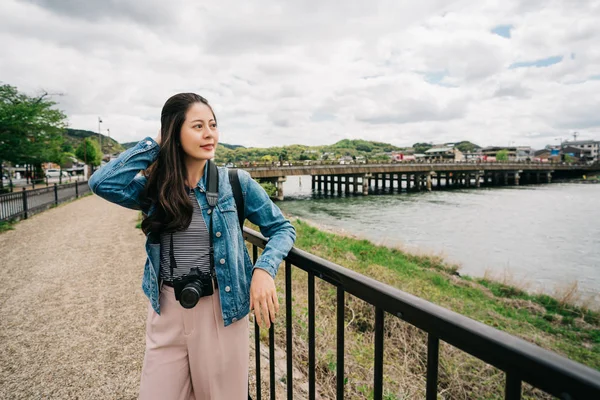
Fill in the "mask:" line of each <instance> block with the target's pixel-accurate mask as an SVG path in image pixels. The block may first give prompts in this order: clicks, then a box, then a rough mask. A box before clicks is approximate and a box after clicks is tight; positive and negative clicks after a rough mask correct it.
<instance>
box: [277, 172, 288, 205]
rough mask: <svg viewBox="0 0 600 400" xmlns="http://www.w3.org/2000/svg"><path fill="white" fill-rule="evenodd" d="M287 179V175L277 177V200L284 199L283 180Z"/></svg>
mask: <svg viewBox="0 0 600 400" xmlns="http://www.w3.org/2000/svg"><path fill="white" fill-rule="evenodd" d="M285 181H287V179H286V177H285V176H280V177H279V178H277V181H276V183H275V186H276V187H277V200H279V201H283V198H284V197H283V182H285Z"/></svg>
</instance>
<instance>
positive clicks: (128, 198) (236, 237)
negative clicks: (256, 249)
mask: <svg viewBox="0 0 600 400" xmlns="http://www.w3.org/2000/svg"><path fill="white" fill-rule="evenodd" d="M218 141H219V131H218V128H217V118H216V117H215V114H214V112H213V110H212V108H211V106H210V105H209V104H208V102H207V101H206V99H204V98H203V97H201V96H199V95H197V94H193V93H180V94H177V95H175V96H173V97H171V98H170V99H169V100H167V102H166V103H165V105H164V107H163V109H162V113H161V129H160V133H159V135H158V137H157V138H156V139H155V140H152V139H151V138H150V137H147V138H146V139H144V140H142V141H141V142H139V143H138V144H137V145H136V146H134V147H132V148H130V149H128V150H127V151H125V152H123V153H122V154H121V155H120V156H119V157H118V158H117V159H115V160H112V161H111V162H110V163H108V164H107V165H106V166H104V167H103V168H102V169H100V170H99V171H97V172H96V173H95V174H94V175H93V176H92V177H91V179H90V181H89V185H90V188H91V189H92V191H93V192H94V193H95V194H97V195H99V196H101V197H103V198H104V199H106V200H108V201H110V202H113V203H115V204H118V205H121V206H123V207H127V208H132V209H136V210H142V212H143V214H144V220H143V222H142V229H143V231H144V233H145V234H146V236H147V239H146V253H147V259H146V265H145V268H144V278H143V282H142V289H143V291H144V293H145V294H146V296H147V297H148V299H149V305H148V317H147V321H146V353H145V356H144V365H143V368H142V379H141V385H140V397H139V398H140V399H143V400H145V399H161V400H170V399H174V400H175V399H198V400H200V399H216V400H221V399H223V400H235V399H240V400H241V399H246V398H247V396H248V393H247V390H248V361H249V360H248V355H249V349H248V313H249V310H251V309H253V310H254V315H255V318H256V320H257V322H258V323H259V325H261V326H264V327H267V328H268V327H269V326H270V321H272V320H274V318H275V314H276V313H277V311H278V309H279V304H278V301H277V295H276V291H275V282H274V277H275V274H276V273H277V269H278V267H279V264H280V263H281V261H282V260H283V258H284V257H285V256H287V253H288V252H289V250H290V249H291V248H292V246H293V243H294V241H295V238H296V233H295V230H294V228H293V226H292V225H291V224H290V222H289V221H287V220H286V219H285V218H284V217H283V215H282V214H281V211H280V210H279V208H277V207H276V206H275V205H274V204H273V203H272V202H271V200H270V199H269V196H268V195H267V193H266V192H265V191H264V190H263V188H262V187H261V186H260V185H259V184H258V183H256V182H255V181H254V180H253V179H252V178H251V177H250V175H249V174H248V173H247V172H245V171H243V170H239V171H238V177H239V181H240V186H241V190H242V193H243V197H244V210H243V212H244V215H245V216H246V218H247V219H248V220H250V221H251V222H252V223H254V224H256V225H258V226H259V227H260V230H261V232H262V234H263V235H265V236H266V237H269V242H268V244H267V246H266V248H265V250H264V252H263V253H262V254H261V256H260V257H259V259H258V260H257V261H256V264H255V265H252V262H251V260H250V257H249V255H248V252H247V250H246V246H245V244H244V239H243V237H242V232H241V229H240V226H239V221H238V214H237V209H236V203H235V199H234V197H233V192H232V187H231V184H230V182H229V176H228V171H227V169H226V168H218V199H216V204H214V201H212V200H211V196H207V189H208V187H207V180H210V176H211V174H209V169H210V168H209V166H210V163H211V162H209V161H208V160H210V159H212V158H213V157H214V155H215V150H216V147H217V143H218ZM140 171H144V173H143V174H142V175H138V173H139V172H140ZM211 203H213V204H212V205H211ZM212 260H214V261H212ZM193 282H195V283H193ZM190 283H191V284H192V286H189V284H190ZM196 284H197V286H194V285H196ZM182 287H183V289H182ZM194 288H196V289H198V290H196V291H194V290H195V289H194ZM186 290H187V291H186ZM211 292H212V294H211ZM190 293H192V294H195V295H196V296H195V297H194V296H191V300H190V296H188V295H189V294H190ZM199 293H200V294H202V296H201V297H199V298H198V294H199ZM195 301H197V302H195Z"/></svg>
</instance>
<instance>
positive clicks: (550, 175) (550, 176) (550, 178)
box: [546, 172, 552, 183]
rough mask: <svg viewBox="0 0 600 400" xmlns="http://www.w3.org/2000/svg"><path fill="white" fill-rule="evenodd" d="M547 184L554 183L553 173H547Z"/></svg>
mask: <svg viewBox="0 0 600 400" xmlns="http://www.w3.org/2000/svg"><path fill="white" fill-rule="evenodd" d="M546 182H547V183H552V172H548V173H546Z"/></svg>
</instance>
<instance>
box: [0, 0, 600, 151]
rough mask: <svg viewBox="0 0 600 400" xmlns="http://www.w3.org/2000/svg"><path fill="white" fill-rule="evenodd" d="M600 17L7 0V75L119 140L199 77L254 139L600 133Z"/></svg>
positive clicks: (246, 139)
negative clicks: (502, 30) (547, 62)
mask: <svg viewBox="0 0 600 400" xmlns="http://www.w3.org/2000/svg"><path fill="white" fill-rule="evenodd" d="M598 18H600V1H597V0H593V1H580V2H573V1H567V0H564V1H559V0H555V1H550V2H548V1H544V2H542V1H528V2H522V1H517V0H510V1H505V2H495V1H483V2H470V1H452V2H447V1H441V0H423V1H420V2H413V1H408V0H405V1H395V0H379V1H373V2H364V1H359V0H352V1H346V2H344V3H340V2H337V1H333V0H321V1H316V0H311V1H290V2H267V1H264V0H255V1H249V2H238V1H233V0H223V1H221V2H219V3H214V4H211V5H210V6H209V5H206V4H205V5H199V3H197V2H193V1H191V0H187V1H186V0H172V1H169V2H163V1H159V0H153V1H152V2H151V3H148V2H136V1H135V0H129V1H119V2H117V1H114V0H110V1H106V2H99V3H98V2H93V3H89V2H86V3H85V5H81V4H80V2H77V1H75V0H63V1H60V2H56V1H49V0H29V1H15V0H4V1H3V2H2V3H1V4H0V47H1V48H2V49H3V55H2V57H1V58H0V79H1V80H2V82H4V83H9V84H12V85H15V86H17V87H18V88H19V89H20V90H22V91H26V92H29V93H32V92H35V91H38V90H40V89H44V90H48V91H50V92H53V93H62V94H63V96H60V97H57V100H58V101H59V102H60V106H61V107H62V108H63V109H64V110H65V111H66V112H67V114H68V115H69V121H70V124H71V126H73V127H76V128H81V129H90V130H96V129H97V122H96V121H97V116H98V115H101V116H102V117H103V120H104V124H103V126H104V127H107V128H110V131H111V136H112V137H114V138H116V139H117V140H119V141H121V142H125V141H132V140H138V139H142V138H143V137H144V136H146V135H151V136H154V135H155V133H156V131H157V129H158V124H159V116H160V109H161V107H162V104H163V103H164V101H165V100H166V99H167V98H168V97H169V96H171V95H172V94H174V93H177V92H182V91H194V92H197V93H199V94H202V95H203V96H205V97H206V98H208V99H209V101H210V102H211V103H212V104H213V106H214V109H215V111H216V113H217V117H218V118H219V123H220V127H221V132H222V140H223V141H225V142H228V143H235V144H242V145H246V146H270V145H282V144H291V143H306V144H324V143H333V142H335V141H336V140H340V139H342V138H365V139H370V140H378V141H386V142H392V143H394V144H396V145H410V144H412V143H414V142H416V141H427V142H430V141H431V142H443V141H451V140H462V139H469V140H472V141H474V142H476V143H479V144H481V145H489V144H508V143H509V142H511V141H516V142H517V143H522V144H529V145H533V146H537V147H541V146H543V145H545V144H546V143H553V139H554V137H559V136H562V137H565V136H566V135H567V134H568V132H569V131H571V130H578V131H579V132H580V137H590V138H591V137H596V138H598V139H600V118H599V117H598V113H597V111H596V110H598V109H600V97H599V95H598V94H597V93H600V90H599V89H600V81H599V80H589V77H591V76H595V75H598V74H600V49H599V48H598V46H596V43H597V42H599V41H600V25H599V24H597V23H596V21H597V20H598ZM498 25H511V26H512V29H511V38H504V37H501V36H499V35H495V34H492V33H491V30H492V29H493V28H494V27H496V26H498ZM551 56H562V57H563V59H562V61H561V62H560V63H558V64H555V65H552V66H549V67H545V68H518V69H509V68H508V67H509V66H510V65H511V64H513V63H517V62H524V61H532V60H538V59H544V58H548V57H551Z"/></svg>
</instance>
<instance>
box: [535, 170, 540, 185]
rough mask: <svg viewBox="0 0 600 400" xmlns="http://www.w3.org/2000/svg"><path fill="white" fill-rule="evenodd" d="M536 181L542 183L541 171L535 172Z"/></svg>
mask: <svg viewBox="0 0 600 400" xmlns="http://www.w3.org/2000/svg"><path fill="white" fill-rule="evenodd" d="M535 183H540V173H539V172H536V174H535Z"/></svg>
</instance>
